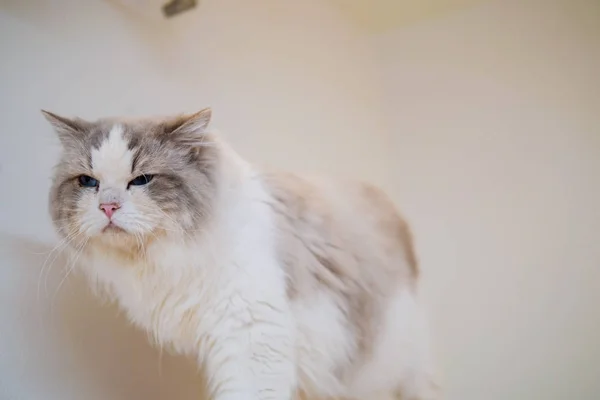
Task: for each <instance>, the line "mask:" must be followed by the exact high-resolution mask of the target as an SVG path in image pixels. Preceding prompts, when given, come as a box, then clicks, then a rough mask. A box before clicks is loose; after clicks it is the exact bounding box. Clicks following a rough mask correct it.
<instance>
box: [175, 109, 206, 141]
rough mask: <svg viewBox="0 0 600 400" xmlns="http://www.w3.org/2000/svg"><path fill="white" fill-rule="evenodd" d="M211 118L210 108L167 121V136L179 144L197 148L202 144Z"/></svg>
mask: <svg viewBox="0 0 600 400" xmlns="http://www.w3.org/2000/svg"><path fill="white" fill-rule="evenodd" d="M211 116H212V111H211V109H210V108H205V109H203V110H200V111H198V112H197V113H195V114H191V115H182V116H179V117H177V118H175V119H173V120H171V121H169V124H168V127H167V134H168V135H169V137H170V138H171V139H172V140H174V141H176V142H178V143H180V144H183V145H187V146H190V147H199V146H201V145H202V143H203V142H204V134H205V133H206V131H207V129H206V128H207V127H208V125H209V123H210V118H211Z"/></svg>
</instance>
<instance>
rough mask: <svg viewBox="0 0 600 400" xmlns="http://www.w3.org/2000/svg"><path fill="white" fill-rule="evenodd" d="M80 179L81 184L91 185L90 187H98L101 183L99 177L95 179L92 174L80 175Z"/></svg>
mask: <svg viewBox="0 0 600 400" xmlns="http://www.w3.org/2000/svg"><path fill="white" fill-rule="evenodd" d="M78 180H79V184H80V185H81V186H84V187H90V188H95V187H98V184H99V183H100V182H98V180H97V179H94V178H92V177H91V176H87V175H80V176H79V178H78Z"/></svg>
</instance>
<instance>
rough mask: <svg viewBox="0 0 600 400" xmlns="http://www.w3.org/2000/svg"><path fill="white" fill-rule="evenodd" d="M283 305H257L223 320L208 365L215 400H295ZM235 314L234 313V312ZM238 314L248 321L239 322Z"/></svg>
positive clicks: (290, 342)
mask: <svg viewBox="0 0 600 400" xmlns="http://www.w3.org/2000/svg"><path fill="white" fill-rule="evenodd" d="M285 308H286V307H285V305H284V304H282V303H281V302H280V304H279V305H276V304H274V303H273V302H272V301H269V302H263V301H254V302H252V303H250V304H249V306H248V308H247V309H246V310H244V311H243V312H241V313H240V312H239V310H238V315H228V316H226V317H225V318H224V321H227V320H229V322H226V323H224V326H227V328H226V329H219V330H218V332H216V334H215V335H212V339H213V340H212V341H211V342H212V343H211V344H210V345H209V348H208V349H207V351H206V353H205V355H204V357H203V358H204V364H205V366H206V372H207V375H208V376H207V377H208V383H209V390H210V392H211V398H212V399H214V400H291V399H292V398H293V393H294V392H295V389H296V369H295V362H294V351H293V340H294V337H293V329H292V324H291V321H290V316H289V315H288V312H287V310H286V309H285ZM232 314H233V313H232ZM240 314H242V315H245V317H243V318H240Z"/></svg>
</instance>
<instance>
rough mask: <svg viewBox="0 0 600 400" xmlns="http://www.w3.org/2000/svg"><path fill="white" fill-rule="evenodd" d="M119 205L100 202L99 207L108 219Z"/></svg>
mask: <svg viewBox="0 0 600 400" xmlns="http://www.w3.org/2000/svg"><path fill="white" fill-rule="evenodd" d="M119 208H121V206H120V205H119V204H117V203H102V204H100V209H101V210H102V211H104V214H106V216H107V217H108V218H109V219H110V218H112V216H113V214H114V213H115V211H117V210H118V209H119Z"/></svg>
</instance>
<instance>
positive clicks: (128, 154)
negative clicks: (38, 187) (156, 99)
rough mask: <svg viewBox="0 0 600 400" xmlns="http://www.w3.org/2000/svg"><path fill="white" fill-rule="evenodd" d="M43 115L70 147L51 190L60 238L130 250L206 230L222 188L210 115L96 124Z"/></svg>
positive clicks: (51, 204) (54, 215)
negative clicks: (218, 186)
mask: <svg viewBox="0 0 600 400" xmlns="http://www.w3.org/2000/svg"><path fill="white" fill-rule="evenodd" d="M44 114H45V116H46V118H47V119H48V120H49V121H50V122H51V124H52V125H53V126H54V129H55V130H56V132H57V133H58V135H59V138H60V139H61V142H62V145H63V148H64V152H63V155H62V159H61V161H60V163H59V164H58V166H57V169H56V172H55V175H54V184H53V186H52V189H51V193H50V212H51V215H52V219H53V221H54V224H55V226H56V228H57V230H58V232H59V233H60V235H61V236H63V237H65V238H67V239H70V238H78V239H79V240H77V242H81V241H86V242H87V241H89V240H92V241H98V240H100V241H107V242H108V243H114V244H115V245H119V244H122V245H126V244H128V243H137V242H139V241H141V240H146V239H148V238H151V237H154V238H156V237H158V236H160V235H169V234H186V233H189V232H190V231H193V230H198V229H199V228H200V227H201V224H202V222H203V220H205V218H206V217H207V216H208V214H209V213H210V208H211V204H212V201H213V198H214V195H215V191H216V187H215V168H216V166H217V156H218V154H217V148H216V146H215V142H214V141H213V139H211V137H210V135H209V134H208V133H206V132H205V129H206V126H207V124H208V123H209V120H210V110H208V109H207V110H202V111H200V112H199V113H197V114H194V115H191V116H183V117H174V118H166V119H161V120H136V121H123V120H117V119H106V120H100V121H97V122H87V121H83V120H80V119H74V120H69V119H66V118H63V117H59V116H56V115H54V114H51V113H47V112H44Z"/></svg>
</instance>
